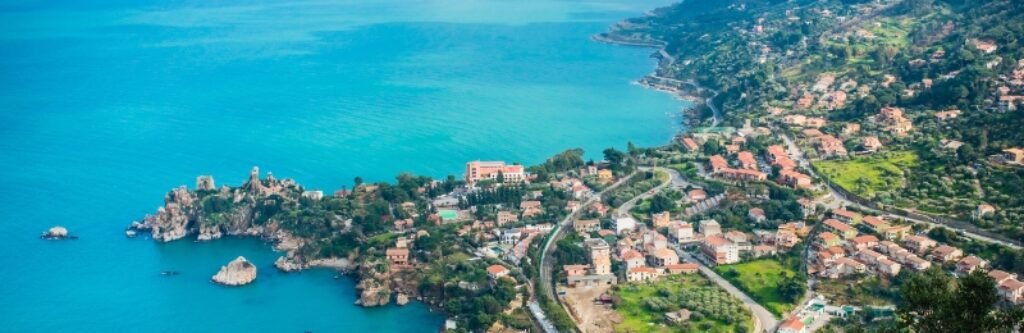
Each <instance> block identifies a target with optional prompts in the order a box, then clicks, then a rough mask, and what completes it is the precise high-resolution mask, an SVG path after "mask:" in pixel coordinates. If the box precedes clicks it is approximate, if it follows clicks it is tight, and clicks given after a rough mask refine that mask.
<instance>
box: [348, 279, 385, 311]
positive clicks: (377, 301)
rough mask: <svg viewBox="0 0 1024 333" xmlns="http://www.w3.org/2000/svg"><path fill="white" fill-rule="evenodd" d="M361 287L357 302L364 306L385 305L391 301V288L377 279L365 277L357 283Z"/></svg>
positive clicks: (358, 287)
mask: <svg viewBox="0 0 1024 333" xmlns="http://www.w3.org/2000/svg"><path fill="white" fill-rule="evenodd" d="M356 289H359V290H360V292H359V299H358V300H356V304H359V305H362V306H364V307H374V306H384V305H388V303H390V302H391V290H390V289H388V288H387V287H386V286H382V285H380V284H379V283H378V282H377V281H376V280H373V279H364V280H362V281H359V284H358V285H356Z"/></svg>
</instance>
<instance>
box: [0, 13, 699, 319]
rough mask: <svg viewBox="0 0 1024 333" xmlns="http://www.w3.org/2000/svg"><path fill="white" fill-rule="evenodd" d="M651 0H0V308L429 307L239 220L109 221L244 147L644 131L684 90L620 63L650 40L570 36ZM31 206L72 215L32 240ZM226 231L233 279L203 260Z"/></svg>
mask: <svg viewBox="0 0 1024 333" xmlns="http://www.w3.org/2000/svg"><path fill="white" fill-rule="evenodd" d="M670 1H671V0H641V1H637V0H603V1H602V0H575V1H573V0H563V1H536V0H517V1H505V0H479V1H469V0H421V1H413V0H342V1H319V0H288V1H236V0H224V1H162V2H155V1H154V2H151V1H145V0H131V1H128V0H89V1H80V0H60V1H34V0H33V1H11V0H0V173H2V174H0V250H2V253H3V254H4V260H3V264H2V266H0V304H2V306H0V325H2V326H0V331H4V332H66V331H74V332H114V331H125V332H136V331H140V332H208V331H241V332H257V331H262V332H300V331H307V330H311V331H344V332H430V331H436V330H437V328H438V327H439V326H440V325H441V323H442V322H443V320H444V317H443V316H442V315H441V314H438V313H434V312H430V311H429V309H428V308H427V307H426V306H423V305H422V304H410V305H409V306H406V307H397V306H390V307H385V308H376V309H362V308H360V307H357V306H354V305H352V303H353V302H354V301H355V292H354V290H353V288H352V287H353V283H352V281H350V280H348V279H337V280H336V279H333V278H332V277H333V275H334V273H333V272H330V271H327V270H313V271H307V272H303V273H298V274H283V273H278V272H276V271H275V270H274V269H273V267H272V262H273V260H274V259H275V258H276V256H277V254H275V253H274V252H273V251H271V250H270V247H269V246H267V245H266V244H263V243H261V242H259V241H257V240H252V239H227V240H220V241H216V242H211V243H193V242H192V241H191V240H181V241H177V242H172V243H169V244H156V243H154V242H152V241H151V240H148V239H146V238H144V237H139V238H136V239H127V238H125V237H124V234H123V229H124V227H125V226H126V225H128V224H129V223H130V222H131V221H132V220H133V219H138V218H141V217H142V216H143V215H144V214H146V213H149V212H153V211H154V210H155V209H156V208H157V207H158V206H159V205H161V204H162V198H163V195H164V194H165V193H166V192H167V191H168V190H169V189H170V188H172V187H174V186H177V185H180V184H188V185H189V186H192V185H193V184H194V181H195V177H196V176H197V175H200V174H211V175H214V176H215V177H216V180H217V182H218V184H222V183H228V184H234V185H237V184H239V183H240V182H241V181H242V180H244V179H245V177H246V175H247V173H248V170H249V168H250V167H252V166H253V165H259V166H260V167H261V169H262V170H265V171H273V172H274V174H275V175H276V176H277V177H292V178H295V179H296V180H298V181H299V182H300V183H302V184H304V185H306V186H307V187H309V188H318V189H323V190H327V191H332V190H334V189H337V188H339V187H341V186H345V185H350V184H351V183H352V179H353V178H354V177H355V176H362V177H364V178H365V179H367V180H369V181H377V180H391V179H393V177H394V175H396V174H398V173H399V172H403V171H409V172H414V173H418V174H427V175H432V176H437V177H443V176H445V175H448V174H459V173H460V171H461V170H462V169H463V166H464V163H465V162H466V161H467V160H472V159H504V160H508V161H518V162H523V163H530V164H532V163H538V162H541V161H543V159H544V158H545V157H547V156H550V155H552V154H554V153H557V152H559V151H561V150H564V149H566V148H573V147H582V148H585V149H587V150H588V152H589V153H590V154H589V155H590V156H591V157H594V158H599V156H600V151H601V150H602V149H603V148H606V147H609V146H617V147H620V148H623V147H624V146H625V143H626V142H627V140H632V141H633V142H635V143H637V144H639V145H655V144H660V143H663V142H665V141H667V140H669V139H670V137H671V135H672V134H673V133H674V132H675V131H677V130H679V125H678V124H679V123H680V121H681V119H680V116H679V111H680V109H682V108H683V107H684V106H685V104H684V103H683V102H680V101H677V100H674V99H672V98H671V97H670V96H669V95H667V94H663V93H659V92H655V91H652V90H648V89H644V88H642V87H640V86H638V85H635V84H632V83H631V82H632V81H633V80H635V79H637V78H639V77H641V76H642V75H644V74H646V73H647V72H649V71H650V70H651V69H652V68H653V66H654V62H653V60H651V59H650V58H649V57H648V55H649V54H650V53H651V52H652V50H650V49H640V48H631V47H619V46H609V45H604V44H600V43H596V42H593V41H591V40H590V39H589V36H590V35H591V34H593V33H597V32H601V31H603V30H605V29H606V28H607V27H608V26H609V25H610V24H612V23H614V22H615V21H618V20H620V19H623V18H626V17H630V16H636V15H640V14H642V13H643V12H645V11H647V10H650V9H653V8H655V7H658V6H662V5H667V4H668V3H669V2H670ZM52 225H64V226H67V227H68V228H69V229H70V230H71V232H72V233H73V234H75V235H78V236H80V237H81V239H79V240H74V241H64V242H47V241H43V240H40V239H39V238H38V235H39V233H40V232H42V231H44V230H45V229H47V228H49V227H50V226H52ZM238 255H245V256H246V257H248V258H249V259H250V260H252V261H254V262H255V263H256V264H257V265H258V267H259V278H258V279H257V281H256V282H255V284H253V285H250V286H246V287H241V288H225V287H220V286H216V285H214V284H212V283H211V282H209V278H210V276H212V275H213V274H214V273H215V272H216V271H217V269H218V268H219V267H220V266H221V265H223V264H225V263H227V262H228V261H230V260H231V259H233V258H235V257H236V256H238ZM164 270H174V271H179V272H181V274H180V275H178V276H173V277H164V276H161V275H160V274H159V272H161V271H164Z"/></svg>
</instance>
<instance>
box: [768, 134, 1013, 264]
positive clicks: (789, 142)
mask: <svg viewBox="0 0 1024 333" xmlns="http://www.w3.org/2000/svg"><path fill="white" fill-rule="evenodd" d="M776 132H778V133H782V131H781V130H779V129H776ZM779 136H780V137H782V140H783V141H785V142H786V147H787V150H788V153H789V155H790V156H793V157H794V158H795V159H796V161H797V163H799V164H800V166H801V167H803V168H804V169H806V170H807V172H808V173H810V175H811V176H812V177H815V178H820V179H824V177H821V176H820V175H818V174H817V173H816V172H815V171H814V168H812V167H811V163H810V162H809V161H808V160H807V158H806V157H805V156H804V153H803V151H801V150H800V147H798V146H797V145H796V143H795V142H794V141H793V139H791V138H790V137H789V136H788V135H786V134H780V135H779ZM825 187H826V188H827V189H828V191H829V193H830V194H831V196H832V198H834V199H835V202H833V203H832V204H831V205H828V206H829V208H837V207H839V206H846V207H856V208H859V209H861V210H866V211H875V209H873V208H871V207H866V206H864V205H861V204H859V203H856V202H854V201H851V200H850V199H849V198H847V197H846V196H845V195H843V194H842V193H840V192H838V191H836V189H835V188H833V187H832V186H831V185H830V184H828V183H825ZM885 215H886V216H887V217H889V218H898V219H903V220H905V221H909V222H913V223H918V224H924V225H927V226H929V227H930V228H935V227H946V228H952V229H953V230H956V231H959V232H960V233H961V234H962V235H963V236H965V237H968V238H971V239H974V240H978V241H983V242H988V243H996V244H1000V245H1003V246H1007V247H1010V248H1014V249H1018V250H1019V249H1021V248H1022V247H1021V246H1020V245H1017V244H1015V243H1012V242H1008V241H1006V240H1003V239H996V238H993V237H988V236H984V235H979V234H977V233H973V232H969V231H967V230H964V229H963V228H959V227H956V226H951V225H946V224H941V223H935V222H932V221H925V220H921V219H917V218H913V217H910V216H906V215H902V214H892V213H888V212H887V213H886V214H885Z"/></svg>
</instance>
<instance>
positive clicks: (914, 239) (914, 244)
mask: <svg viewBox="0 0 1024 333" xmlns="http://www.w3.org/2000/svg"><path fill="white" fill-rule="evenodd" d="M937 244H938V243H936V242H935V241H934V240H932V239H931V238H928V237H924V236H918V235H911V236H906V237H903V245H905V246H906V247H907V249H908V250H910V251H911V252H914V253H918V254H921V253H924V252H925V251H927V250H928V249H930V248H933V247H935V245H937Z"/></svg>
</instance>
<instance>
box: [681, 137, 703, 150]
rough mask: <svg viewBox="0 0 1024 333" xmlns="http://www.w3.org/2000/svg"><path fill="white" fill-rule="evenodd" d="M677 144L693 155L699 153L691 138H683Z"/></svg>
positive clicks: (695, 143) (698, 146) (698, 148)
mask: <svg viewBox="0 0 1024 333" xmlns="http://www.w3.org/2000/svg"><path fill="white" fill-rule="evenodd" d="M679 144H681V145H682V146H683V148H686V150H687V151H690V152H693V153H698V152H700V145H698V144H697V141H693V138H690V137H684V138H682V140H679Z"/></svg>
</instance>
